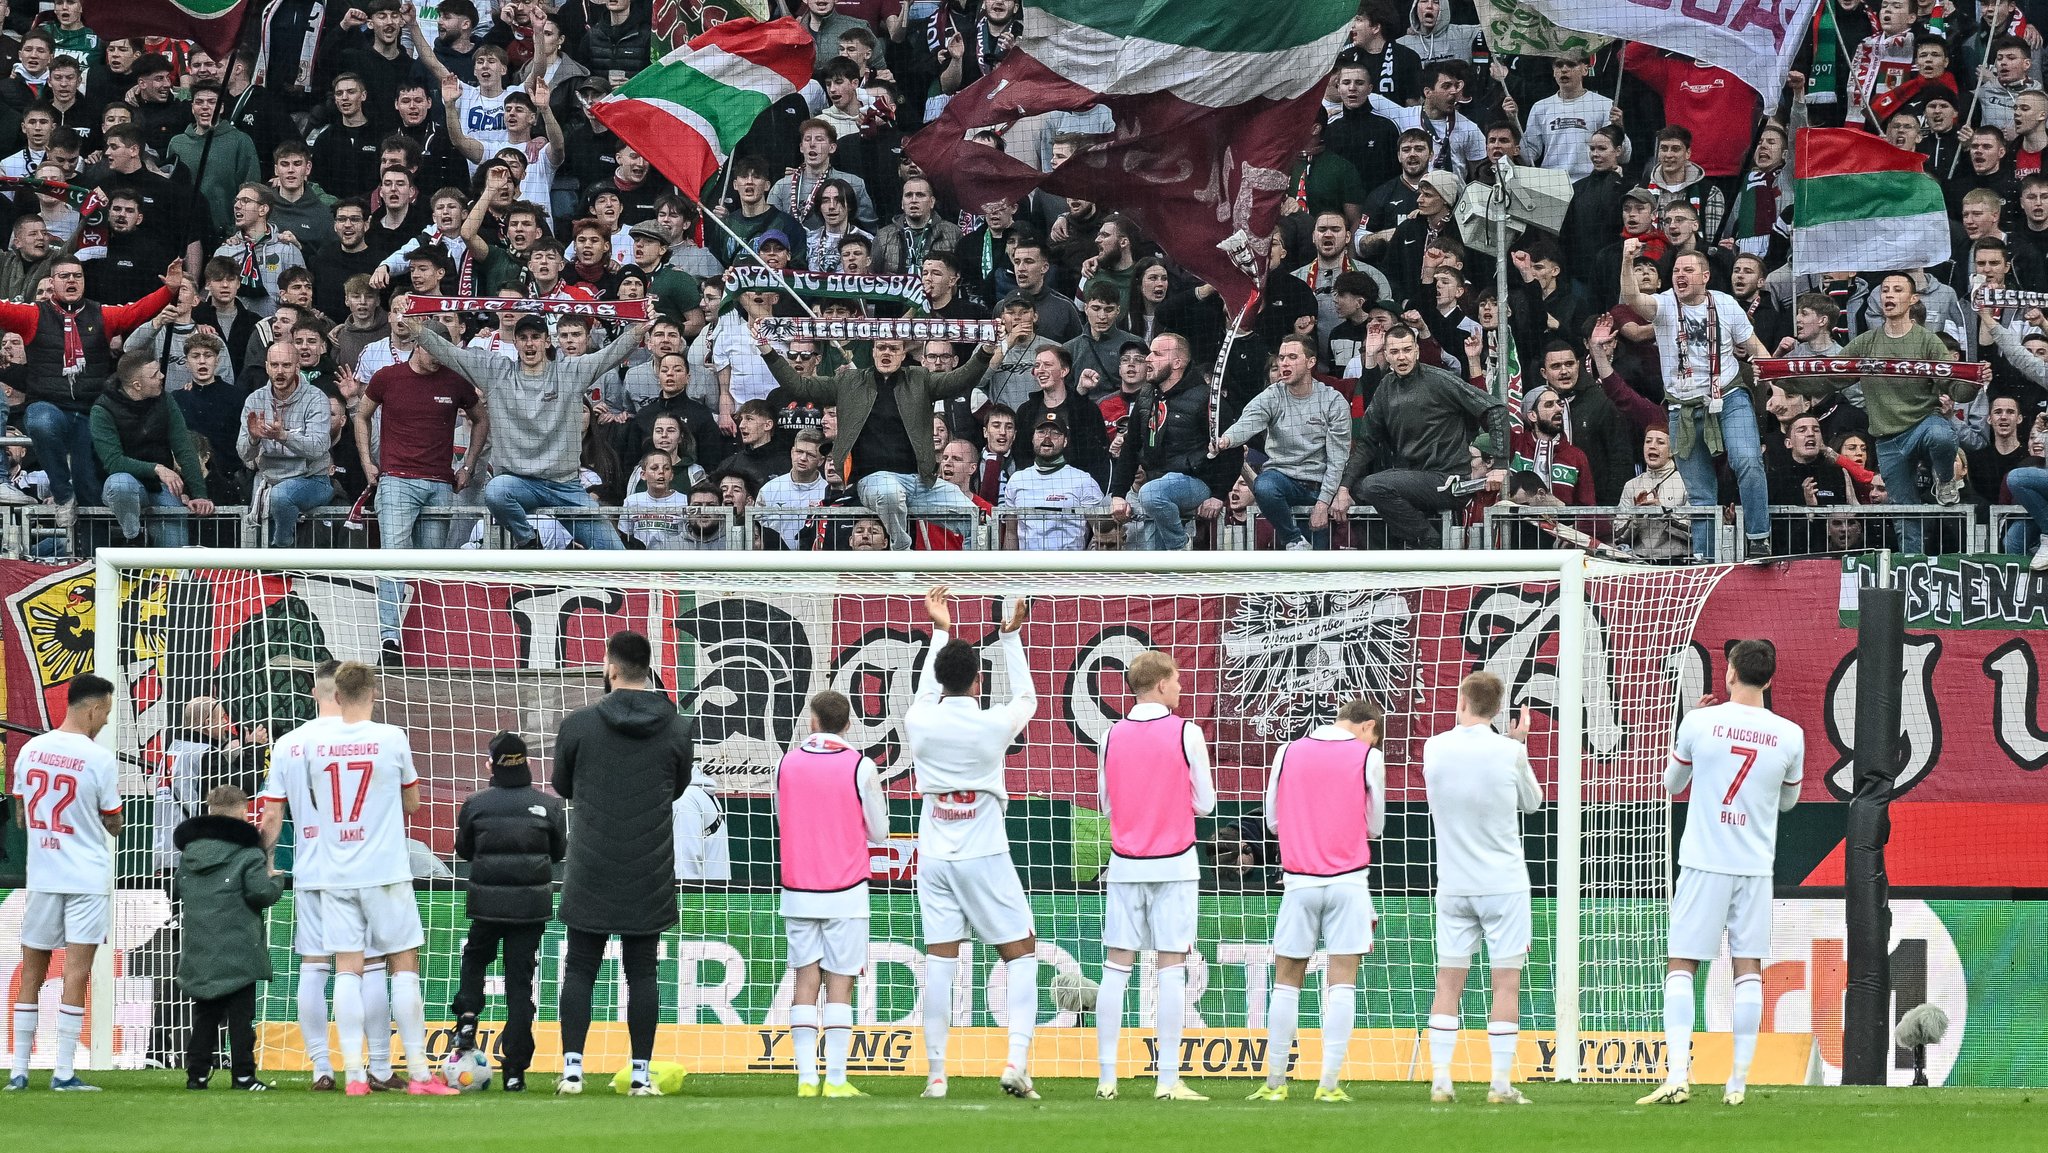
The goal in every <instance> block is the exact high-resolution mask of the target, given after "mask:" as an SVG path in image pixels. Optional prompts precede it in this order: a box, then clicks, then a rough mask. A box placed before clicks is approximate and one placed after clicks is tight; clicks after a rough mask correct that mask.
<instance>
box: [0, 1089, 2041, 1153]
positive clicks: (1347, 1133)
mask: <svg viewBox="0 0 2048 1153" xmlns="http://www.w3.org/2000/svg"><path fill="white" fill-rule="evenodd" d="M85 1076H86V1078H87V1079H88V1080H90V1081H92V1082H93V1083H95V1084H98V1085H101V1086H103V1087H104V1088H105V1090H106V1091H105V1092H102V1093H90V1094H84V1093H81V1094H59V1093H51V1092H49V1090H48V1089H47V1085H48V1083H49V1074H48V1073H47V1072H43V1071H38V1072H37V1073H36V1074H35V1075H34V1077H33V1079H32V1080H31V1085H32V1086H33V1088H32V1089H31V1090H30V1091H29V1092H27V1093H10V1094H6V1095H5V1096H0V1135H4V1137H5V1141H4V1144H5V1146H6V1147H7V1148H10V1149H21V1150H32V1151H34V1153H69V1151H71V1150H80V1151H85V1150H91V1151H93V1153H102V1151H106V1150H118V1151H121V1153H146V1151H150V1150H165V1151H175V1153H242V1151H243V1150H248V1151H250V1153H259V1151H260V1153H294V1151H295V1150H301V1149H307V1150H310V1149H321V1150H330V1149H361V1150H387V1149H393V1150H395V1149H420V1148H439V1149H459V1150H479V1151H488V1153H501V1151H502V1153H519V1151H526V1150H531V1151H534V1153H572V1151H581V1150H598V1151H601V1153H637V1151H639V1150H648V1151H655V1150H659V1151H660V1153H675V1151H676V1150H678V1149H689V1150H709V1151H715V1153H742V1151H752V1150H796V1151H798V1153H939V1151H941V1150H947V1149H998V1150H1001V1149H1009V1150H1041V1149H1042V1150H1052V1151H1056V1153H1081V1151H1091V1150H1101V1151H1103V1153H1133V1151H1136V1150H1152V1149H1172V1150H1176V1151H1182V1153H1185V1151H1195V1153H1205V1151H1212V1150H1213V1151H1217V1153H1226V1151H1228V1153H1236V1151H1240V1150H1242V1151H1245V1153H1254V1151H1257V1153H1265V1151H1267V1150H1281V1151H1290V1153H1291V1151H1293V1150H1306V1149H1342V1150H1347V1151H1349V1150H1357V1149H1360V1148H1365V1147H1368V1146H1370V1147H1372V1148H1379V1149H1389V1150H1414V1151H1416V1153H1427V1151H1431V1150H1442V1151H1445V1153H1453V1151H1462V1150H1485V1151H1493V1150H1501V1151H1506V1153H1524V1151H1527V1150H1539V1149H1540V1150H1551V1149H1556V1150H1566V1149H1569V1150H1604V1149H1616V1150H1632V1151H1633V1150H1641V1151H1643V1153H1691V1151H1698V1153H1753V1151H1758V1150H1802V1151H1805V1150H1836V1149H1840V1150H1850V1149H1854V1150H1859V1151H1867V1150H1869V1149H1871V1148H1891V1149H1914V1148H1919V1149H1934V1150H1977V1149H1986V1150H2001V1151H2002V1150H2013V1149H2044V1148H2048V1090H2026V1089H1821V1088H1779V1087H1770V1086H1759V1087H1757V1088H1753V1089H1751V1090H1750V1093H1749V1101H1748V1103H1747V1104H1745V1105H1743V1106H1742V1107H1741V1108H1735V1109H1731V1108H1726V1107H1724V1106H1722V1105H1721V1104H1720V1097H1721V1093H1720V1087H1719V1086H1703V1087H1700V1088H1698V1089H1696V1090H1695V1094H1694V1097H1693V1101H1692V1103H1691V1104H1689V1105H1684V1106H1679V1107H1659V1108H1654V1109H1653V1108H1639V1107H1638V1106H1637V1105H1636V1104H1635V1099H1636V1097H1638V1096H1639V1095H1641V1094H1642V1093H1643V1092H1645V1091H1646V1087H1644V1086H1636V1085H1567V1086H1558V1085H1548V1084H1534V1085H1530V1086H1528V1087H1527V1088H1528V1093H1529V1095H1530V1097H1532V1098H1534V1099H1535V1101H1536V1104H1535V1105H1533V1106H1529V1107H1526V1108H1509V1107H1505V1106H1492V1107H1489V1106H1488V1105H1486V1104H1485V1098H1486V1089H1485V1086H1483V1085H1461V1086H1460V1087H1459V1097H1460V1099H1459V1101H1458V1103H1457V1104H1455V1105H1431V1104H1430V1103H1429V1100H1428V1087H1427V1086H1426V1085H1422V1084H1416V1083H1407V1084H1388V1083H1376V1084H1354V1085H1351V1086H1349V1087H1348V1088H1349V1090H1350V1092H1351V1095H1352V1097H1353V1098H1354V1100H1353V1102H1352V1103H1351V1104H1348V1105H1327V1104H1318V1103H1317V1102H1315V1101H1313V1100H1311V1099H1310V1098H1311V1096H1312V1093H1313V1089H1314V1085H1313V1083H1304V1082H1295V1083H1294V1084H1293V1087H1292V1092H1293V1099H1292V1100H1289V1101H1286V1102H1284V1103H1276V1104H1267V1103H1259V1102H1248V1101H1245V1100H1244V1099H1243V1098H1244V1095H1245V1094H1246V1093H1248V1092H1250V1091H1251V1089H1252V1087H1253V1085H1254V1082H1251V1081H1244V1080H1190V1081H1189V1082H1188V1084H1189V1085H1191V1086H1193V1087H1194V1088H1195V1089H1197V1090H1198V1091H1200V1092H1202V1093H1206V1094H1208V1095H1209V1096H1210V1097H1212V1098H1213V1100H1211V1101H1209V1102H1207V1103H1206V1104H1205V1103H1198V1102H1185V1103H1182V1102H1166V1101H1154V1100H1152V1099H1151V1089H1152V1083H1151V1081H1150V1080H1149V1079H1148V1080H1144V1081H1137V1080H1127V1081H1125V1082H1124V1083H1123V1097H1122V1099H1120V1100H1117V1101H1096V1100H1094V1090H1095V1085H1094V1082H1092V1081H1041V1082H1039V1083H1038V1089H1039V1092H1040V1093H1041V1094H1042V1095H1043V1096H1044V1098H1045V1099H1044V1100H1042V1101H1017V1100H1012V1099H1011V1098H1008V1097H1005V1096H1004V1095H1003V1094H1002V1091H1001V1090H1000V1089H998V1088H997V1087H996V1085H995V1083H994V1082H993V1081H980V1080H967V1079H959V1080H955V1081H954V1082H953V1083H952V1086H951V1088H952V1095H951V1096H950V1097H949V1098H948V1099H947V1100H944V1101H924V1100H919V1099H918V1097H917V1094H918V1092H919V1091H920V1090H921V1089H922V1088H923V1083H922V1082H921V1081H920V1080H919V1079H917V1078H913V1077H868V1078H862V1079H856V1081H855V1083H856V1084H857V1085H859V1086H860V1087H861V1088H862V1089H864V1090H865V1091H866V1092H867V1093H868V1094H869V1095H870V1096H869V1097H868V1098H867V1099H866V1100H851V1101H848V1100H839V1101H826V1100H818V1099H810V1100H798V1099H797V1098H796V1096H795V1083H794V1080H793V1079H792V1078H789V1077H787V1076H701V1077H691V1078H690V1079H689V1080H688V1082H686V1083H685V1085H684V1087H683V1092H682V1093H681V1094H680V1095H678V1096H674V1097H664V1098H656V1099H649V1098H626V1097H620V1096H617V1095H615V1094H613V1093H612V1092H611V1090H610V1085H609V1083H608V1079H599V1080H595V1081H593V1082H592V1084H591V1085H590V1086H589V1088H588V1089H587V1090H586V1092H585V1093H584V1095H583V1096H581V1097H576V1098H557V1097H555V1096H553V1094H552V1090H553V1085H554V1078H553V1077H551V1076H540V1077H536V1078H534V1079H533V1081H532V1085H533V1088H532V1089H530V1090H529V1091H528V1092H526V1093H525V1094H507V1093H501V1092H498V1091H497V1090H496V1089H492V1090H490V1091H488V1092H485V1093H477V1094H470V1095H467V1096H464V1097H456V1098H408V1097H406V1096H404V1095H402V1094H378V1095H376V1096H374V1097H371V1098H369V1099H367V1100H362V1099H358V1100H350V1099H347V1098H344V1097H343V1096H341V1095H340V1094H338V1093H323V1094H313V1093H309V1092H307V1090H306V1078H305V1077H304V1075H286V1076H279V1077H276V1078H272V1081H273V1084H274V1085H275V1088H276V1091H274V1092H270V1093H262V1094H246V1093H234V1092H230V1091H229V1090H228V1089H227V1088H226V1084H225V1083H226V1080H227V1078H226V1077H225V1075H224V1074H218V1073H217V1074H216V1075H215V1079H214V1087H213V1089H211V1090H210V1091H208V1092H204V1093H194V1092H189V1091H187V1090H186V1089H185V1087H184V1084H185V1083H184V1075H183V1074H182V1073H172V1072H151V1073H99V1074H93V1073H87V1074H86V1075H85ZM969 1143H971V1144H969Z"/></svg>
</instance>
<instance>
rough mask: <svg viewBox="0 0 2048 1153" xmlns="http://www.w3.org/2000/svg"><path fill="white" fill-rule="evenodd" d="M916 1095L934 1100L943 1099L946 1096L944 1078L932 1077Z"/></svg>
mask: <svg viewBox="0 0 2048 1153" xmlns="http://www.w3.org/2000/svg"><path fill="white" fill-rule="evenodd" d="M918 1096H920V1097H926V1098H929V1099H931V1100H934V1101H937V1100H941V1099H943V1098H944V1097H945V1096H946V1079H945V1078H944V1077H934V1078H932V1079H931V1080H929V1081H926V1082H925V1083H924V1092H922V1093H919V1094H918Z"/></svg>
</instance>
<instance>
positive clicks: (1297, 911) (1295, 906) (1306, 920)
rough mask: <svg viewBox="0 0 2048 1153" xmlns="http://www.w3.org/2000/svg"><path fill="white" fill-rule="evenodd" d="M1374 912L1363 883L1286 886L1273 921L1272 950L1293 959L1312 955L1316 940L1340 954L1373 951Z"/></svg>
mask: <svg viewBox="0 0 2048 1153" xmlns="http://www.w3.org/2000/svg"><path fill="white" fill-rule="evenodd" d="M1375 917H1376V914H1375V913H1374V912H1373V907H1372V890H1371V889H1368V888H1366V887H1365V886H1364V885H1312V886H1309V887H1307V888H1297V889H1289V890H1287V892H1286V894H1285V895H1284V896H1282V897H1281V898H1280V915H1279V917H1278V918H1276V919H1275V920H1274V922H1273V952H1274V953H1275V954H1277V955H1279V956H1282V957H1286V958H1288V959H1289V960H1294V961H1306V960H1308V959H1309V958H1310V957H1313V956H1315V953H1316V941H1317V940H1318V939H1320V940H1321V941H1322V942H1323V948H1325V949H1327V950H1328V951H1329V952H1331V953H1332V954H1334V955H1336V956H1339V957H1351V956H1358V955H1360V954H1364V953H1370V952H1372V926H1373V921H1374V919H1375Z"/></svg>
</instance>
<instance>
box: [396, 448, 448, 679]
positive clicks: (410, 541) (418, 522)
mask: <svg viewBox="0 0 2048 1153" xmlns="http://www.w3.org/2000/svg"><path fill="white" fill-rule="evenodd" d="M454 503H455V488H454V486H453V485H448V484H443V483H442V482H440V481H438V480H414V479H413V478H411V477H403V476H386V477H382V478H380V479H379V480H378V481H377V539H378V542H379V543H380V544H381V545H382V546H383V547H385V548H444V547H446V546H447V543H448V522H447V521H446V520H444V519H443V518H441V517H427V518H425V519H422V518H421V517H420V510H421V509H430V508H447V507H448V506H449V505H452V504H454ZM404 623H405V589H404V588H403V586H402V585H401V584H400V582H398V581H395V580H379V581H378V582H377V626H378V631H379V632H380V633H382V634H383V637H384V639H385V640H387V641H395V640H397V639H398V633H399V626H400V625H402V624H404Z"/></svg>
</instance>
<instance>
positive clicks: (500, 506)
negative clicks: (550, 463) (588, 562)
mask: <svg viewBox="0 0 2048 1153" xmlns="http://www.w3.org/2000/svg"><path fill="white" fill-rule="evenodd" d="M484 507H485V508H488V509H490V510H491V519H493V520H495V521H497V522H498V523H499V524H501V525H503V526H505V531H506V532H508V533H510V534H512V547H514V548H521V547H528V546H531V545H532V544H533V542H534V540H535V539H536V538H537V537H538V536H539V534H538V533H537V532H536V531H535V530H534V527H533V522H532V521H531V520H528V519H527V518H528V516H529V514H531V513H532V512H533V511H534V510H535V509H542V508H596V507H597V502H596V501H594V500H592V499H591V498H590V494H589V493H587V492H584V491H583V488H582V486H581V485H578V484H576V483H574V482H572V481H557V480H541V479H540V478H539V477H532V476H514V475H513V474H511V473H500V474H499V475H497V476H494V477H492V478H491V479H490V483H488V484H486V485H484ZM562 527H563V528H566V529H568V530H569V535H570V536H571V537H573V538H575V541H576V543H577V544H580V545H582V546H583V547H584V548H587V549H623V548H625V547H626V545H625V543H624V542H623V541H621V540H619V530H618V528H617V527H616V526H614V525H613V524H612V523H611V522H610V521H608V520H593V519H590V518H587V517H564V518H562Z"/></svg>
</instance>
